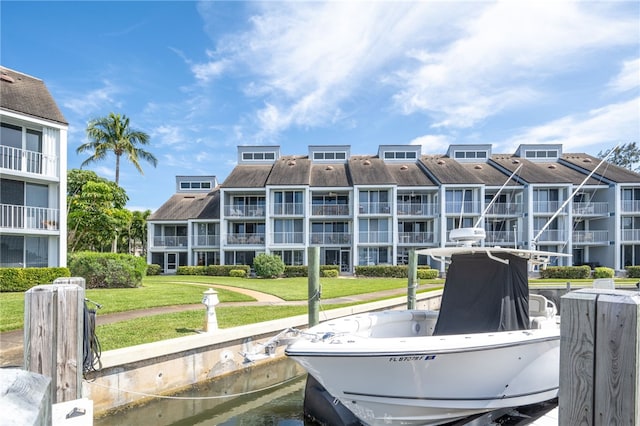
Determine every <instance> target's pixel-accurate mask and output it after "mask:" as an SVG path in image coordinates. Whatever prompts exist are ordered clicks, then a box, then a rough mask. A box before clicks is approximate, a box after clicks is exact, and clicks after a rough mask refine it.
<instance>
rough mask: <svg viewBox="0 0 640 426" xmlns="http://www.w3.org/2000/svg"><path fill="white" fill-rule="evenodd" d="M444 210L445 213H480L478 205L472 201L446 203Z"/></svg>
mask: <svg viewBox="0 0 640 426" xmlns="http://www.w3.org/2000/svg"><path fill="white" fill-rule="evenodd" d="M445 209H446V212H447V213H457V214H460V213H471V214H474V213H475V214H477V213H480V209H479V208H478V204H477V203H475V202H473V201H464V202H462V201H447V203H446V205H445Z"/></svg>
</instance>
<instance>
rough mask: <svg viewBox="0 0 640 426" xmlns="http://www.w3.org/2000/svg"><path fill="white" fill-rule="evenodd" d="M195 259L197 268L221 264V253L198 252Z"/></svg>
mask: <svg viewBox="0 0 640 426" xmlns="http://www.w3.org/2000/svg"><path fill="white" fill-rule="evenodd" d="M195 258H196V265H197V266H209V265H219V264H220V253H219V252H217V251H197V252H196V257H195Z"/></svg>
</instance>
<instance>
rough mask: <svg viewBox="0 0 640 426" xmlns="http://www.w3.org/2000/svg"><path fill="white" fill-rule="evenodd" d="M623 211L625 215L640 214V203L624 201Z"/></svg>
mask: <svg viewBox="0 0 640 426" xmlns="http://www.w3.org/2000/svg"><path fill="white" fill-rule="evenodd" d="M622 211H623V212H625V213H640V201H637V200H622Z"/></svg>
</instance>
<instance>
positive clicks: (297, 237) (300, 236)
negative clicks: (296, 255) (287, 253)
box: [272, 232, 304, 244]
mask: <svg viewBox="0 0 640 426" xmlns="http://www.w3.org/2000/svg"><path fill="white" fill-rule="evenodd" d="M272 237H273V244H302V243H303V242H304V233H302V232H274V233H273V235H272Z"/></svg>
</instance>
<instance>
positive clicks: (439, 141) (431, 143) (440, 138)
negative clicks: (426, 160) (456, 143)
mask: <svg viewBox="0 0 640 426" xmlns="http://www.w3.org/2000/svg"><path fill="white" fill-rule="evenodd" d="M451 143H452V138H451V137H450V136H447V135H424V136H419V137H417V138H415V139H413V140H412V141H411V142H410V144H411V145H421V146H422V153H423V154H434V153H443V152H446V151H447V149H448V148H449V145H450V144H451Z"/></svg>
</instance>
